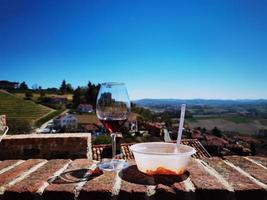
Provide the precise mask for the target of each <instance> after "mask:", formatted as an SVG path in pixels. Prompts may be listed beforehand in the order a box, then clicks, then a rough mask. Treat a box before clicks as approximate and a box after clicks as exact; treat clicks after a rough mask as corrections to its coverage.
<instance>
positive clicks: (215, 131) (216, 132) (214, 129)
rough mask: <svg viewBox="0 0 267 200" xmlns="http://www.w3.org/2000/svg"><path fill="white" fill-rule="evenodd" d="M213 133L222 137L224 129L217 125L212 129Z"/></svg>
mask: <svg viewBox="0 0 267 200" xmlns="http://www.w3.org/2000/svg"><path fill="white" fill-rule="evenodd" d="M211 133H212V134H213V135H215V136H217V137H222V131H221V130H220V129H218V128H217V127H216V126H215V127H214V128H213V129H212V130H211Z"/></svg>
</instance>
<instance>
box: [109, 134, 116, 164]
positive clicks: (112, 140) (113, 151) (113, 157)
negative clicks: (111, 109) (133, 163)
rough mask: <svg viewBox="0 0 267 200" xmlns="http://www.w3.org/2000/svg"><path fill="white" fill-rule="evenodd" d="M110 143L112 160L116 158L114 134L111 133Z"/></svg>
mask: <svg viewBox="0 0 267 200" xmlns="http://www.w3.org/2000/svg"><path fill="white" fill-rule="evenodd" d="M110 136H111V142H112V159H115V158H116V133H111V134H110Z"/></svg>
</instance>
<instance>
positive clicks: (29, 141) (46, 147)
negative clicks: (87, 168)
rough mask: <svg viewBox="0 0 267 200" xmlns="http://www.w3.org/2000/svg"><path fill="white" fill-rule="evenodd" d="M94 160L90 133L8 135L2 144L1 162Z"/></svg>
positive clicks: (0, 148) (0, 146) (0, 150)
mask: <svg viewBox="0 0 267 200" xmlns="http://www.w3.org/2000/svg"><path fill="white" fill-rule="evenodd" d="M30 158H43V159H56V158H62V159H64V158H69V159H75V158H89V159H91V158H92V149H91V134H90V133H64V134H31V135H8V136H5V137H4V138H3V140H2V142H1V143H0V160H6V159H30Z"/></svg>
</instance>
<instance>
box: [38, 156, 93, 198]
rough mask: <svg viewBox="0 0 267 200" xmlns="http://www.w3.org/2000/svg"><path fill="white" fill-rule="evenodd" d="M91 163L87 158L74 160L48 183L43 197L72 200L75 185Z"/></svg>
mask: <svg viewBox="0 0 267 200" xmlns="http://www.w3.org/2000/svg"><path fill="white" fill-rule="evenodd" d="M91 165H92V161H89V160H88V159H77V160H74V161H73V162H72V163H71V164H70V165H69V166H68V168H67V169H66V170H65V171H64V172H63V173H62V174H61V175H60V176H59V177H58V178H57V179H56V180H55V181H53V183H52V184H50V185H49V186H48V187H47V188H46V189H45V190H44V192H43V199H47V200H48V199H49V200H51V199H57V200H61V199H64V200H68V199H71V200H73V199H74V197H75V187H76V186H77V184H78V183H79V182H81V178H83V177H84V175H85V173H86V172H88V168H89V167H90V166H91Z"/></svg>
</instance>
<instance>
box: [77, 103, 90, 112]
mask: <svg viewBox="0 0 267 200" xmlns="http://www.w3.org/2000/svg"><path fill="white" fill-rule="evenodd" d="M93 111H94V109H93V106H92V105H90V104H80V105H79V106H78V107H77V112H80V113H92V112H93Z"/></svg>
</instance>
